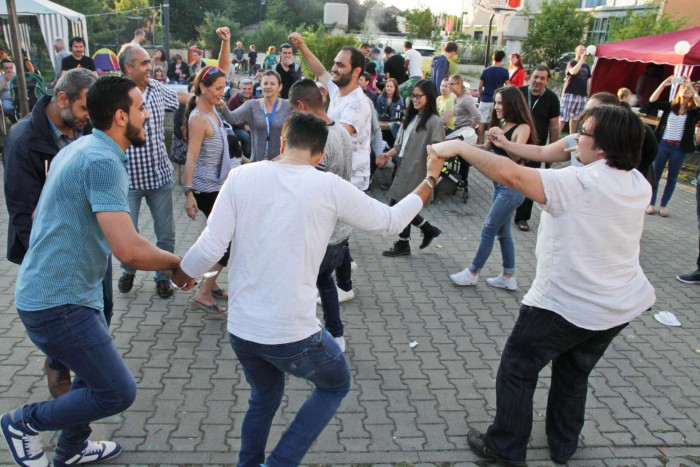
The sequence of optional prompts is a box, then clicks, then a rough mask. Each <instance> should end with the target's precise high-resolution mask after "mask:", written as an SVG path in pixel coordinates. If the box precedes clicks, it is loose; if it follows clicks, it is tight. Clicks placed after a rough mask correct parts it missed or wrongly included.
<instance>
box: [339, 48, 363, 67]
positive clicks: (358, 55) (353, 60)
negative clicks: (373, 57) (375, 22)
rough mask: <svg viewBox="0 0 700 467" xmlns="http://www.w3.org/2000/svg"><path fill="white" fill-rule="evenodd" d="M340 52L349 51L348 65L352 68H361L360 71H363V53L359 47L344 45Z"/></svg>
mask: <svg viewBox="0 0 700 467" xmlns="http://www.w3.org/2000/svg"><path fill="white" fill-rule="evenodd" d="M340 50H341V52H345V51H347V52H350V67H351V68H352V69H353V70H354V69H355V68H361V70H360V73H362V72H363V71H365V62H366V60H365V54H363V53H362V52H361V51H360V49H357V48H355V47H352V46H349V45H346V46H345V47H343V48H342V49H340Z"/></svg>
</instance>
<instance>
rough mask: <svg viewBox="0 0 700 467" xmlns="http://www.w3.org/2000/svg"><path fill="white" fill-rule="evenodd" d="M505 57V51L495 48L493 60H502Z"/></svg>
mask: <svg viewBox="0 0 700 467" xmlns="http://www.w3.org/2000/svg"><path fill="white" fill-rule="evenodd" d="M504 58H506V53H505V52H504V51H502V50H497V51H495V52H494V53H493V60H494V61H496V62H502V61H503V59H504Z"/></svg>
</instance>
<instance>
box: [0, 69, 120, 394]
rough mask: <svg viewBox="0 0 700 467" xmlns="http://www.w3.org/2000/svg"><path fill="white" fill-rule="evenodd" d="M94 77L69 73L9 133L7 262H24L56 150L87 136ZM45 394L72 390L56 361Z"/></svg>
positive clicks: (49, 364)
mask: <svg viewBox="0 0 700 467" xmlns="http://www.w3.org/2000/svg"><path fill="white" fill-rule="evenodd" d="M96 79H97V78H96V77H95V76H94V75H93V74H92V73H91V72H90V71H89V70H87V69H85V68H76V69H73V70H69V71H67V72H66V73H64V74H63V76H61V78H60V79H59V80H58V82H57V83H56V86H55V88H54V96H53V97H51V96H44V97H42V98H41V99H40V100H39V101H38V102H37V103H36V105H35V106H34V108H33V109H32V112H31V113H30V114H29V115H27V116H26V117H25V118H23V119H22V120H20V121H19V122H17V123H16V124H15V125H14V126H13V127H12V129H11V130H10V133H9V135H8V136H7V140H6V142H5V148H4V150H3V153H2V160H3V164H4V166H5V180H4V182H5V202H6V204H7V211H8V213H9V215H10V222H9V223H8V233H7V259H8V260H10V261H11V262H13V263H15V264H22V260H24V255H25V254H26V253H27V249H28V248H29V236H30V234H31V231H32V221H33V219H34V210H35V209H36V206H37V203H38V202H39V195H40V194H41V190H42V188H43V187H44V183H45V182H46V176H47V174H48V172H49V170H50V168H51V161H52V160H53V158H54V157H55V156H56V154H58V152H59V151H60V150H61V149H62V148H64V147H65V146H68V145H69V144H70V143H72V142H73V141H75V140H76V139H78V138H80V137H81V136H83V135H85V134H88V133H90V132H91V127H90V125H89V120H88V113H87V104H86V94H87V89H88V88H89V87H90V85H91V84H92V83H94V82H95V81H96ZM107 274H108V276H109V277H108V278H107V277H106V279H108V280H105V285H106V286H107V287H108V290H105V317H107V321H108V322H109V318H110V317H111V313H112V293H111V284H112V274H111V268H108V271H107ZM44 368H45V369H46V377H47V379H48V384H49V392H51V395H52V396H54V397H58V396H60V395H62V394H64V393H65V392H67V391H68V389H70V371H69V370H68V369H67V368H66V367H65V366H63V364H61V362H59V361H56V360H51V359H48V358H47V360H46V362H45V364H44Z"/></svg>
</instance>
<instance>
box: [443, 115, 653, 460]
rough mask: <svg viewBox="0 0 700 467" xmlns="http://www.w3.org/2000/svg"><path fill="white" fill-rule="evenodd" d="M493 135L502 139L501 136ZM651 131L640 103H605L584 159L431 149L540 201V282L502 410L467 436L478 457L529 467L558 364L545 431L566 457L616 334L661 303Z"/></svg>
mask: <svg viewBox="0 0 700 467" xmlns="http://www.w3.org/2000/svg"><path fill="white" fill-rule="evenodd" d="M488 136H489V139H490V140H491V142H492V143H494V144H497V145H498V140H499V139H500V138H502V135H500V134H499V135H498V136H494V135H488ZM643 136H644V126H643V124H642V122H641V121H640V120H639V117H637V116H636V115H635V114H634V113H633V112H632V111H630V110H628V109H624V108H622V107H617V106H607V105H606V106H601V107H598V108H595V109H592V110H590V113H589V116H588V117H587V118H586V121H585V122H584V124H583V127H582V129H581V131H579V133H578V136H577V139H578V147H577V157H578V159H579V161H580V162H581V163H582V164H583V166H582V167H567V168H564V169H559V170H551V169H544V170H542V169H534V168H530V167H525V166H520V165H518V164H516V163H515V162H513V161H511V160H510V159H509V158H507V157H493V155H492V154H491V153H488V152H485V151H483V150H480V149H477V148H475V147H473V146H469V145H467V144H466V143H463V142H459V141H450V142H445V143H440V144H437V145H433V146H432V149H430V150H429V154H436V153H437V154H438V155H439V156H440V157H447V156H453V155H457V154H459V155H460V156H461V157H462V158H464V159H465V160H466V161H468V162H469V163H470V164H472V165H473V166H474V167H475V168H476V169H477V170H479V171H480V172H482V173H483V174H484V175H486V176H487V177H488V178H490V179H492V180H493V181H494V182H496V183H500V184H502V185H505V186H507V187H510V188H513V189H515V190H517V191H519V192H521V193H523V194H525V195H526V196H527V197H528V198H530V199H532V200H533V201H535V202H536V203H538V205H539V207H540V208H541V209H542V217H541V222H540V228H539V232H538V237H537V250H536V252H535V255H536V257H537V272H536V276H535V280H534V281H533V283H532V287H531V288H530V290H529V291H528V293H527V294H526V295H525V297H524V298H523V305H522V307H521V308H520V316H519V317H518V321H517V323H516V324H515V327H514V328H513V331H512V332H511V334H510V336H509V338H508V341H507V342H506V345H505V348H504V350H503V353H502V355H501V364H500V366H499V368H498V374H497V377H496V378H497V379H496V418H495V420H494V422H493V424H492V425H491V426H490V427H489V429H488V431H487V432H486V433H485V434H482V433H479V432H478V431H476V430H470V431H469V433H468V435H467V441H468V442H469V445H470V446H471V448H472V449H473V450H474V451H475V452H476V453H477V454H479V455H480V456H482V457H488V458H490V459H492V460H498V461H501V462H505V463H508V464H509V465H524V464H525V459H526V454H527V444H528V442H529V440H530V432H531V430H532V413H533V409H532V406H533V402H532V399H533V395H534V392H535V388H536V386H537V377H538V374H539V372H540V371H541V370H542V368H544V367H545V366H546V365H547V364H548V363H549V362H552V381H551V385H550V390H549V399H548V402H547V423H546V433H547V440H548V444H549V452H550V457H551V458H552V460H553V461H555V462H557V463H566V462H567V461H568V460H569V459H570V458H571V456H572V455H573V454H574V452H575V451H576V448H577V445H578V437H579V435H580V433H581V430H582V428H583V422H584V412H585V407H586V391H587V389H588V376H589V374H590V373H591V371H592V370H593V368H594V367H595V365H596V363H597V362H598V360H599V359H600V358H601V357H602V356H603V353H604V352H605V350H606V349H607V347H608V345H609V344H610V342H611V341H612V340H613V338H614V337H615V336H616V335H617V334H618V333H619V332H620V331H621V330H622V329H623V328H624V327H625V326H627V324H628V323H629V322H630V321H631V320H632V319H634V318H636V317H637V316H639V315H641V314H642V313H643V312H644V311H645V310H647V309H649V307H651V306H652V305H653V304H654V302H655V300H656V297H655V295H654V288H653V287H652V286H651V284H650V283H649V281H648V280H647V278H646V277H645V275H644V272H643V271H642V268H641V266H640V264H639V243H640V240H641V236H642V230H643V228H644V210H645V209H646V204H647V203H648V200H649V196H650V194H651V186H649V183H648V182H647V181H646V179H645V177H644V175H642V174H641V173H639V172H638V171H637V170H636V169H634V167H636V166H637V163H638V162H639V158H640V150H641V144H642V141H643V139H644V138H643ZM573 246H575V247H573Z"/></svg>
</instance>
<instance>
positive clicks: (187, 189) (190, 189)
mask: <svg viewBox="0 0 700 467" xmlns="http://www.w3.org/2000/svg"><path fill="white" fill-rule="evenodd" d="M194 192H195V191H194V188H192V187H191V186H186V187H185V196H187V195H188V194H189V193H194Z"/></svg>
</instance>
